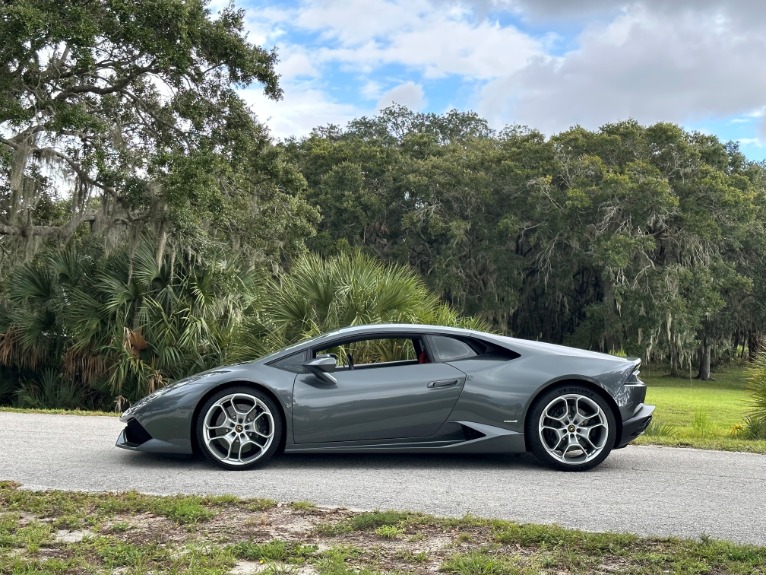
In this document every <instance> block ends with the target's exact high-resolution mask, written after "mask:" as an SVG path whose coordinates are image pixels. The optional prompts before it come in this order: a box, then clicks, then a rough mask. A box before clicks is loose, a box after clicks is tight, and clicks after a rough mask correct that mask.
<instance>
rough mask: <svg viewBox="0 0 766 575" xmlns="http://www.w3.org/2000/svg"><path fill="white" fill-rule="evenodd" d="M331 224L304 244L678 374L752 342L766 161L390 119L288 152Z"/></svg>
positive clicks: (705, 140) (574, 133)
mask: <svg viewBox="0 0 766 575" xmlns="http://www.w3.org/2000/svg"><path fill="white" fill-rule="evenodd" d="M285 149H286V151H287V152H288V155H289V156H290V157H291V158H292V159H293V160H294V161H295V162H297V164H298V165H299V167H300V169H301V171H302V173H303V175H304V176H305V178H306V180H307V182H308V184H309V191H308V198H309V199H310V201H311V202H312V203H314V204H315V205H316V206H317V207H318V209H320V210H321V211H322V213H323V216H324V218H323V220H322V222H321V223H320V225H319V228H318V233H317V235H316V237H315V238H313V239H311V240H310V242H309V245H310V246H311V247H312V248H314V249H315V250H317V251H318V252H320V253H323V254H328V253H333V252H338V251H343V250H345V249H347V248H348V247H349V246H351V247H352V248H355V249H361V250H363V251H364V252H365V253H369V254H372V255H375V256H377V257H379V258H381V259H383V260H385V261H395V262H399V263H401V264H409V265H411V266H412V267H413V268H414V269H416V270H417V271H418V272H419V273H420V275H421V276H422V277H423V278H424V279H425V281H426V283H427V285H428V286H429V287H430V288H431V289H433V290H434V291H435V292H436V293H437V294H438V295H440V296H441V297H442V298H443V299H444V300H445V301H447V302H449V303H451V304H453V305H455V306H456V307H458V308H460V309H462V310H463V311H465V312H466V313H469V314H473V315H477V316H479V317H481V318H482V319H484V320H486V321H487V322H489V323H490V324H491V325H492V327H493V328H495V329H497V330H500V331H502V332H511V333H513V334H514V335H517V336H521V337H528V338H533V339H543V340H548V341H554V342H564V343H569V344H572V345H576V346H580V347H585V348H590V349H597V350H601V351H605V352H608V351H610V350H614V349H624V350H625V351H626V352H627V353H628V354H629V355H639V354H640V355H642V356H643V357H644V358H646V359H651V360H653V361H667V362H668V363H669V364H670V366H671V371H672V372H673V373H676V374H678V373H681V372H682V371H684V370H688V369H690V368H691V365H692V364H693V363H697V365H698V367H699V369H698V375H699V377H700V378H701V379H709V378H710V377H711V376H710V366H711V364H714V363H715V362H716V361H721V360H723V359H727V358H728V359H730V358H731V357H732V356H733V355H734V351H732V350H736V349H737V346H738V345H739V344H743V343H746V344H747V345H748V346H749V347H750V349H751V350H752V349H754V346H756V345H757V342H758V339H759V338H760V333H761V331H762V329H763V327H762V326H763V325H764V323H765V322H766V309H765V308H764V305H763V303H762V302H763V301H766V293H761V292H762V291H763V289H766V288H764V287H763V286H764V282H762V281H759V279H760V278H762V277H763V276H764V275H765V274H766V256H764V254H766V231H765V229H764V226H763V222H764V221H766V191H765V190H764V181H765V179H764V174H766V172H765V171H764V166H762V165H759V164H754V163H750V162H747V161H746V160H745V158H744V157H743V156H742V154H741V153H740V152H739V150H738V149H737V147H736V145H735V144H722V143H721V142H719V141H718V140H717V139H716V138H714V137H712V136H707V135H703V134H698V133H688V132H685V131H684V130H682V129H681V128H679V127H678V126H675V125H672V124H666V123H660V124H655V125H653V126H648V127H645V126H641V125H639V124H638V123H636V122H634V121H625V122H619V123H616V124H608V125H605V126H603V127H602V128H601V129H600V130H598V131H588V130H585V129H583V128H580V127H575V128H572V129H570V130H567V131H565V132H563V133H561V134H557V135H555V136H553V137H551V138H548V139H546V138H544V137H543V136H542V134H540V133H539V132H536V131H535V130H531V129H528V128H525V127H518V126H512V127H508V128H506V129H504V130H502V131H501V132H494V131H492V130H490V129H489V128H487V126H486V123H484V122H483V120H481V119H480V118H478V117H476V116H475V115H474V114H470V113H460V112H456V111H453V112H450V113H448V114H445V115H443V116H437V115H434V114H417V113H414V112H411V111H409V110H407V109H405V108H401V107H393V108H389V109H387V110H384V111H382V112H381V113H380V115H379V116H377V117H374V118H362V119H360V120H355V121H353V122H350V123H349V125H348V126H347V127H346V128H345V129H340V128H338V127H334V126H331V127H328V128H324V129H317V130H315V131H314V132H313V133H312V134H311V135H310V136H309V137H307V138H304V139H303V140H300V141H291V142H288V143H287V144H286V145H285Z"/></svg>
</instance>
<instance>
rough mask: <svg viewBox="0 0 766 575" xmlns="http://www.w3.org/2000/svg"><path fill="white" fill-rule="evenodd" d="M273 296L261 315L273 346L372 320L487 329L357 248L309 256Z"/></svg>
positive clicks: (406, 273)
mask: <svg viewBox="0 0 766 575" xmlns="http://www.w3.org/2000/svg"><path fill="white" fill-rule="evenodd" d="M269 294H270V296H269V298H268V299H267V302H266V305H265V308H264V311H263V314H262V315H261V316H260V318H259V319H260V323H261V326H262V328H263V329H264V331H269V332H270V333H271V334H272V335H271V338H272V340H273V343H275V344H276V343H292V342H295V341H299V340H301V339H304V338H307V337H311V336H314V335H317V334H319V333H322V332H326V331H330V330H333V329H338V328H341V327H345V326H351V325H360V324H369V323H389V322H390V323H434V324H441V325H462V326H464V327H476V328H484V327H485V326H484V325H483V324H482V322H480V321H479V320H476V319H473V318H460V317H459V316H458V315H457V314H456V313H455V311H454V310H452V309H451V308H450V307H449V306H447V305H445V304H444V303H442V302H441V301H440V300H439V299H438V298H437V297H436V296H435V295H434V294H433V293H431V292H430V291H429V290H428V288H427V287H426V285H425V283H424V282H423V281H422V280H421V279H420V278H419V277H418V276H417V275H416V274H415V272H413V271H412V270H411V269H409V268H407V267H404V266H401V265H389V264H384V263H381V262H380V261H378V260H376V259H374V258H372V257H370V256H367V255H365V254H362V253H359V252H356V253H352V254H345V253H344V254H340V255H338V256H335V257H332V258H328V259H324V258H322V257H320V256H318V255H315V254H308V255H306V256H304V257H302V258H301V259H300V260H298V261H297V262H296V264H295V265H294V266H293V268H292V270H291V271H290V273H289V274H287V275H285V276H284V277H282V278H281V279H280V280H279V281H274V282H272V285H271V286H270V288H269ZM277 340H281V341H279V342H278V341H277Z"/></svg>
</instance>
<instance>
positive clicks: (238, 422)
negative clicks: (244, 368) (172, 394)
mask: <svg viewBox="0 0 766 575" xmlns="http://www.w3.org/2000/svg"><path fill="white" fill-rule="evenodd" d="M282 429H283V427H282V418H281V416H280V412H279V408H278V407H277V406H276V405H275V404H274V402H273V401H272V399H271V398H270V397H268V396H267V395H266V394H265V393H263V392H262V391H259V390H257V389H253V388H250V387H232V388H228V389H224V390H222V391H219V392H218V393H216V394H215V395H214V396H213V397H211V398H210V399H209V400H208V401H206V402H205V404H204V405H203V406H202V409H201V410H200V415H199V418H198V419H197V441H198V444H199V446H200V449H201V450H202V452H203V453H204V454H205V457H207V458H208V459H209V460H210V461H212V462H213V463H215V464H217V465H219V466H221V467H224V468H226V469H240V470H241V469H252V468H254V467H258V466H259V465H262V464H264V463H266V462H267V461H268V460H269V459H270V458H271V456H272V455H274V452H275V451H276V450H277V447H279V442H280V439H281V438H282Z"/></svg>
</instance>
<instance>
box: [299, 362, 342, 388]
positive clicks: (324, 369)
mask: <svg viewBox="0 0 766 575" xmlns="http://www.w3.org/2000/svg"><path fill="white" fill-rule="evenodd" d="M337 366H338V362H337V360H336V359H335V358H334V357H330V356H321V355H320V356H318V357H315V358H314V359H312V360H311V361H308V362H306V363H304V364H303V367H305V368H306V369H307V370H309V372H311V373H312V374H314V375H315V376H317V377H318V378H319V379H321V380H322V381H324V382H326V383H329V384H331V385H335V384H337V383H338V380H337V379H335V377H333V376H332V375H330V374H331V373H332V372H333V371H335V368H336V367H337Z"/></svg>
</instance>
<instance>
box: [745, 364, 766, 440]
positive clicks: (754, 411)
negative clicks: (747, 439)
mask: <svg viewBox="0 0 766 575" xmlns="http://www.w3.org/2000/svg"><path fill="white" fill-rule="evenodd" d="M748 388H749V389H750V393H751V394H752V403H751V404H750V407H751V409H750V413H749V414H748V416H747V417H746V418H745V423H746V425H747V431H746V434H747V435H749V436H751V437H752V438H754V439H766V352H763V351H762V352H761V353H759V354H758V356H757V358H756V361H755V365H753V367H752V368H751V370H750V377H749V378H748Z"/></svg>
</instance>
